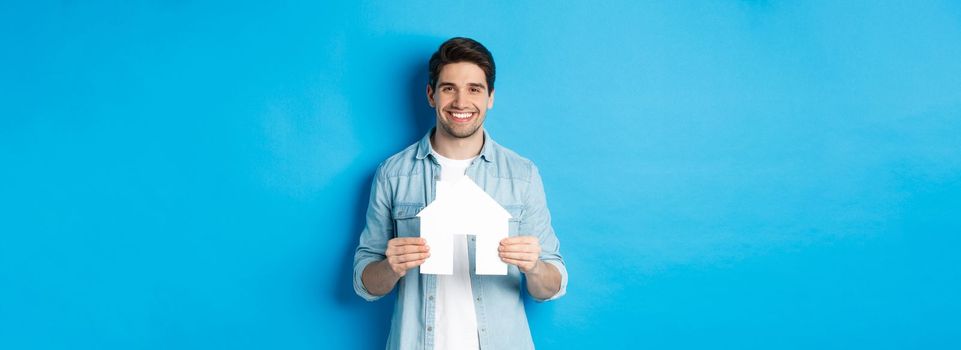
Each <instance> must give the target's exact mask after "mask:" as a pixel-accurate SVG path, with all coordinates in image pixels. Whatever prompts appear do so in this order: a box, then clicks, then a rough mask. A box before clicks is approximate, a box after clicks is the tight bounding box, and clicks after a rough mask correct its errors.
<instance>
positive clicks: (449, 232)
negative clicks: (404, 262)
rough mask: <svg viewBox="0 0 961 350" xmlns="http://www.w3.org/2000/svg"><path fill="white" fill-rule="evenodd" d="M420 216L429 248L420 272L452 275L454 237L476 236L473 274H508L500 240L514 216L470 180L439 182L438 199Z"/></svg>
mask: <svg viewBox="0 0 961 350" xmlns="http://www.w3.org/2000/svg"><path fill="white" fill-rule="evenodd" d="M417 216H418V217H420V236H421V237H423V238H424V239H425V240H427V245H428V246H430V257H429V258H427V260H426V261H424V263H423V264H422V265H421V266H420V273H422V274H437V275H450V274H452V273H453V265H454V255H453V244H454V243H453V236H454V235H474V236H475V237H476V244H475V250H474V259H475V260H474V262H475V270H474V272H475V273H476V274H478V275H506V274H507V264H505V263H504V262H503V261H501V259H500V257H499V256H498V253H497V246H498V245H499V244H500V241H501V239H504V238H507V235H508V219H510V218H511V214H510V213H509V212H507V210H505V209H504V208H503V207H501V206H500V204H498V203H497V201H495V200H494V198H491V196H490V195H488V194H487V192H484V190H483V189H481V188H480V187H479V186H477V184H476V183H474V181H472V180H471V179H470V178H469V177H467V176H464V177H462V178H460V179H457V180H455V181H438V182H437V196H436V197H435V199H434V201H433V202H431V203H430V205H428V206H427V207H426V208H424V209H423V210H421V211H420V213H417Z"/></svg>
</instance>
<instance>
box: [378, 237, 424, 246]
mask: <svg viewBox="0 0 961 350" xmlns="http://www.w3.org/2000/svg"><path fill="white" fill-rule="evenodd" d="M387 244H388V245H394V246H398V247H399V246H405V245H425V244H427V240H426V239H423V238H420V237H398V238H394V239H392V240H390V241H388V242H387Z"/></svg>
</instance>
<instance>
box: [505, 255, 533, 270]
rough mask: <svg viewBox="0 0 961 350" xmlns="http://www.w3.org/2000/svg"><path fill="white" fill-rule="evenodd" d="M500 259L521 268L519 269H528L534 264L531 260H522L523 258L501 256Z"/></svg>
mask: <svg viewBox="0 0 961 350" xmlns="http://www.w3.org/2000/svg"><path fill="white" fill-rule="evenodd" d="M501 260H502V261H504V263H507V264H511V265H514V266H517V267H519V268H521V270H529V269H531V268H533V267H534V264H535V263H532V262H530V261H523V260H514V259H504V258H501Z"/></svg>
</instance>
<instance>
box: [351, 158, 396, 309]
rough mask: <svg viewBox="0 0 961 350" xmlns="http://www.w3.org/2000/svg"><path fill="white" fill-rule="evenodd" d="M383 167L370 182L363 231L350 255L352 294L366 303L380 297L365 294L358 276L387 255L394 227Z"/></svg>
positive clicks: (382, 166) (378, 169)
mask: <svg viewBox="0 0 961 350" xmlns="http://www.w3.org/2000/svg"><path fill="white" fill-rule="evenodd" d="M383 168H384V164H381V165H380V166H379V167H377V172H376V174H375V175H374V180H373V182H372V183H371V186H370V201H369V203H368V205H367V215H366V219H365V220H366V223H365V225H364V231H363V232H361V233H360V240H359V242H358V243H357V250H356V251H355V252H354V292H356V293H357V295H359V296H360V297H361V298H364V300H367V301H374V300H377V299H380V298H382V297H383V295H380V296H378V295H373V294H370V292H369V291H367V288H366V287H365V286H364V282H363V280H362V279H361V275H362V274H363V273H364V269H365V268H367V265H369V264H370V263H372V262H378V261H381V260H384V259H385V258H386V257H387V256H386V255H385V253H384V252H385V251H386V250H387V241H388V240H390V239H391V237H393V235H394V225H393V222H392V219H391V214H390V208H391V192H390V184H389V183H388V182H387V177H386V176H385V175H384V169H383Z"/></svg>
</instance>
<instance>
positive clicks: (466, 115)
mask: <svg viewBox="0 0 961 350" xmlns="http://www.w3.org/2000/svg"><path fill="white" fill-rule="evenodd" d="M446 113H447V117H448V118H449V119H450V120H451V121H453V122H455V123H469V122H470V121H471V120H473V119H474V117H476V116H477V113H474V112H453V111H447V112H446Z"/></svg>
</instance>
